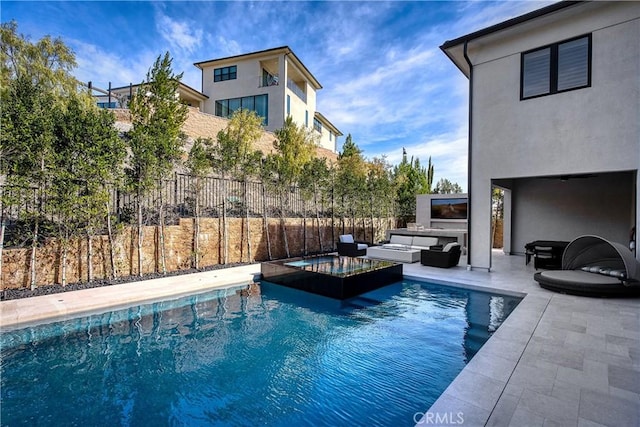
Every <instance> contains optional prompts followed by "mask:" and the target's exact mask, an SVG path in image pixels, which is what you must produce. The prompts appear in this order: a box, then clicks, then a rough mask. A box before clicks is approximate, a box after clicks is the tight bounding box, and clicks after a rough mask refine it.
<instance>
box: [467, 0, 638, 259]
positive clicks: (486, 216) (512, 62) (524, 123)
mask: <svg viewBox="0 0 640 427" xmlns="http://www.w3.org/2000/svg"><path fill="white" fill-rule="evenodd" d="M588 33H592V36H593V39H592V52H593V56H592V58H593V59H592V85H591V87H589V88H584V89H579V90H574V91H570V92H565V93H560V94H555V95H549V96H544V97H540V98H535V99H528V100H523V101H521V100H520V54H521V52H523V51H526V50H530V49H533V48H537V47H540V46H544V45H546V44H550V43H555V42H559V41H562V40H565V39H567V38H571V37H575V36H579V35H583V34H588ZM469 54H470V57H471V59H472V62H473V63H474V75H473V87H474V92H473V100H474V102H473V107H472V108H473V110H472V111H473V128H472V129H473V134H472V141H473V142H472V149H471V156H472V157H471V158H472V170H471V174H470V176H471V180H472V190H471V191H472V203H473V205H472V210H471V218H470V221H471V233H472V234H471V259H470V263H471V265H472V266H473V267H481V268H489V267H490V256H491V250H490V242H491V240H490V223H491V180H492V179H509V178H519V177H531V176H545V175H560V174H571V173H593V172H605V171H609V172H611V171H635V170H637V169H638V166H639V163H640V162H639V159H640V120H639V117H640V93H639V92H640V3H638V2H621V3H615V4H613V3H608V2H603V3H593V4H586V5H580V6H579V7H572V8H568V9H565V10H563V11H562V12H561V13H557V15H554V16H546V17H544V18H543V19H540V20H539V22H536V21H535V20H533V21H529V22H528V23H526V24H524V25H523V26H522V28H512V29H510V30H507V31H503V32H499V33H495V34H492V35H491V36H489V37H486V38H485V39H482V38H481V39H478V40H474V41H472V42H471V43H470V44H469ZM636 191H637V189H636ZM513 197H514V205H517V204H516V203H515V201H516V200H517V199H516V197H517V196H516V195H515V192H514V194H513ZM637 198H638V197H637V193H636V197H635V199H636V200H637ZM514 209H515V208H514ZM517 215H518V214H517V213H516V212H515V211H514V214H513V218H512V219H513V224H512V229H513V230H514V234H515V235H514V236H513V237H512V245H513V250H514V251H516V250H518V248H519V247H520V245H521V241H520V240H519V238H518V237H517V236H518V231H517V230H518V227H519V226H521V225H519V223H518V218H517ZM520 234H522V233H520ZM522 238H523V239H525V240H526V238H525V237H522ZM538 238H541V237H538Z"/></svg>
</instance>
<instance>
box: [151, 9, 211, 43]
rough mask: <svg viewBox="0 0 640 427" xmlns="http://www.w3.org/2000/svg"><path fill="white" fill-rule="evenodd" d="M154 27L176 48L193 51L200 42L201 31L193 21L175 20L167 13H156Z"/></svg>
mask: <svg viewBox="0 0 640 427" xmlns="http://www.w3.org/2000/svg"><path fill="white" fill-rule="evenodd" d="M156 29H157V31H158V33H159V34H160V35H161V36H162V38H163V39H165V40H166V41H167V42H168V43H169V45H170V46H171V47H173V48H175V49H176V50H184V51H186V52H188V53H190V52H193V51H194V50H195V49H196V48H197V47H199V46H200V43H201V42H202V35H203V31H202V29H200V28H196V27H195V23H194V22H187V21H177V20H174V19H172V18H170V17H169V16H167V15H164V14H162V13H158V14H157V17H156Z"/></svg>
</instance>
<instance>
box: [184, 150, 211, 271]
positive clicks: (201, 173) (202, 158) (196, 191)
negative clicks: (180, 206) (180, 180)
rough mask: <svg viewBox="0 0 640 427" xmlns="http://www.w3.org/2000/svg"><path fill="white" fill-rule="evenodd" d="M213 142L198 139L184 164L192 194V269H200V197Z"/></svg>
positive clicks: (208, 169)
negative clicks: (189, 177)
mask: <svg viewBox="0 0 640 427" xmlns="http://www.w3.org/2000/svg"><path fill="white" fill-rule="evenodd" d="M213 146H214V142H213V140H212V139H211V138H198V139H196V140H195V141H194V143H193V145H192V146H191V150H189V157H188V158H187V162H186V164H185V166H186V168H187V170H188V171H189V173H190V174H191V183H192V186H191V190H192V194H193V198H192V200H193V257H192V266H193V268H196V269H198V268H200V244H199V239H200V199H201V197H202V188H203V180H204V178H205V177H206V176H207V174H208V173H209V171H210V170H211V167H212V150H213Z"/></svg>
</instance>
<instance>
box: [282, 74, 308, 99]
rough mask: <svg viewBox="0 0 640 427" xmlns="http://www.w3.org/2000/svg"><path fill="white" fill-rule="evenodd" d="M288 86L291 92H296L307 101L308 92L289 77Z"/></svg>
mask: <svg viewBox="0 0 640 427" xmlns="http://www.w3.org/2000/svg"><path fill="white" fill-rule="evenodd" d="M287 87H288V88H289V89H290V90H291V92H293V93H295V94H296V95H297V96H298V98H300V99H302V101H303V102H304V103H305V104H306V103H307V94H306V93H305V92H304V90H302V88H300V86H298V85H297V84H296V82H294V81H293V80H291V79H287Z"/></svg>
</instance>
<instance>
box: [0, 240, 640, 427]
mask: <svg viewBox="0 0 640 427" xmlns="http://www.w3.org/2000/svg"><path fill="white" fill-rule="evenodd" d="M465 263H466V260H465V259H464V257H463V259H462V260H461V261H460V265H459V266H458V267H455V268H452V269H439V268H434V267H424V266H422V265H420V264H405V265H404V274H405V276H407V277H413V278H420V279H427V280H429V281H432V282H437V283H445V284H448V283H449V284H450V283H457V284H460V285H462V286H466V287H472V288H480V289H492V290H498V291H501V292H509V293H521V294H526V296H525V298H524V299H523V301H522V302H521V303H520V304H519V306H518V307H517V308H516V309H515V310H514V311H513V313H512V314H511V315H510V316H509V318H508V319H507V320H506V321H505V322H504V323H503V325H502V326H500V328H499V329H498V331H497V332H496V333H495V334H494V335H493V336H492V337H491V339H489V341H488V342H487V343H486V344H485V345H484V346H483V347H482V348H481V349H480V351H479V352H478V353H477V354H476V356H475V357H474V358H473V360H472V361H471V362H470V363H469V364H468V365H467V366H466V367H465V368H464V370H463V371H462V372H461V373H460V374H459V375H458V376H457V377H456V379H455V380H454V381H453V382H452V383H451V385H450V386H449V387H448V388H447V389H446V390H445V392H444V393H443V394H442V396H441V397H440V398H439V399H438V400H437V401H436V402H435V403H434V404H433V406H432V407H431V408H430V409H429V408H416V411H417V412H418V415H417V418H416V419H419V418H420V416H422V414H423V413H425V414H424V418H422V420H421V422H420V423H418V425H425V426H426V425H428V426H432V425H449V426H450V425H456V424H462V425H466V426H517V427H522V426H545V427H547V426H580V427H596V426H616V427H618V426H639V425H640V299H597V298H586V297H576V296H568V295H562V294H557V293H553V292H550V291H547V290H544V289H541V288H540V287H539V286H538V284H537V283H536V282H534V281H533V273H534V271H535V270H534V269H533V266H532V265H529V266H525V262H524V257H523V256H504V255H502V254H501V253H500V252H498V251H495V252H494V255H493V268H492V271H491V272H485V271H467V269H466V268H465ZM259 272H260V267H259V265H258V264H253V265H249V266H243V267H235V268H231V269H226V270H215V271H211V272H206V273H197V274H192V275H188V276H175V277H167V278H162V279H155V280H148V281H143V282H137V283H129V284H123V285H116V286H109V287H104V288H96V289H89V290H83V291H77V292H68V293H62V294H55V295H48V296H41V297H35V298H30V299H23V300H11V301H3V302H1V303H0V326H1V327H2V328H9V327H16V326H26V325H28V324H32V323H37V322H41V321H42V320H43V319H47V318H51V317H56V318H64V317H72V316H76V315H78V314H82V313H89V312H92V311H97V310H99V309H104V308H117V307H122V306H127V305H132V304H136V303H140V302H145V301H151V300H161V299H167V298H172V297H178V296H180V295H183V294H190V293H195V292H203V291H206V290H208V289H213V288H216V287H225V286H229V285H233V284H241V283H249V282H251V281H252V280H253V279H254V277H255V275H256V274H259ZM420 411H422V412H420ZM461 421H463V422H461Z"/></svg>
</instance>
